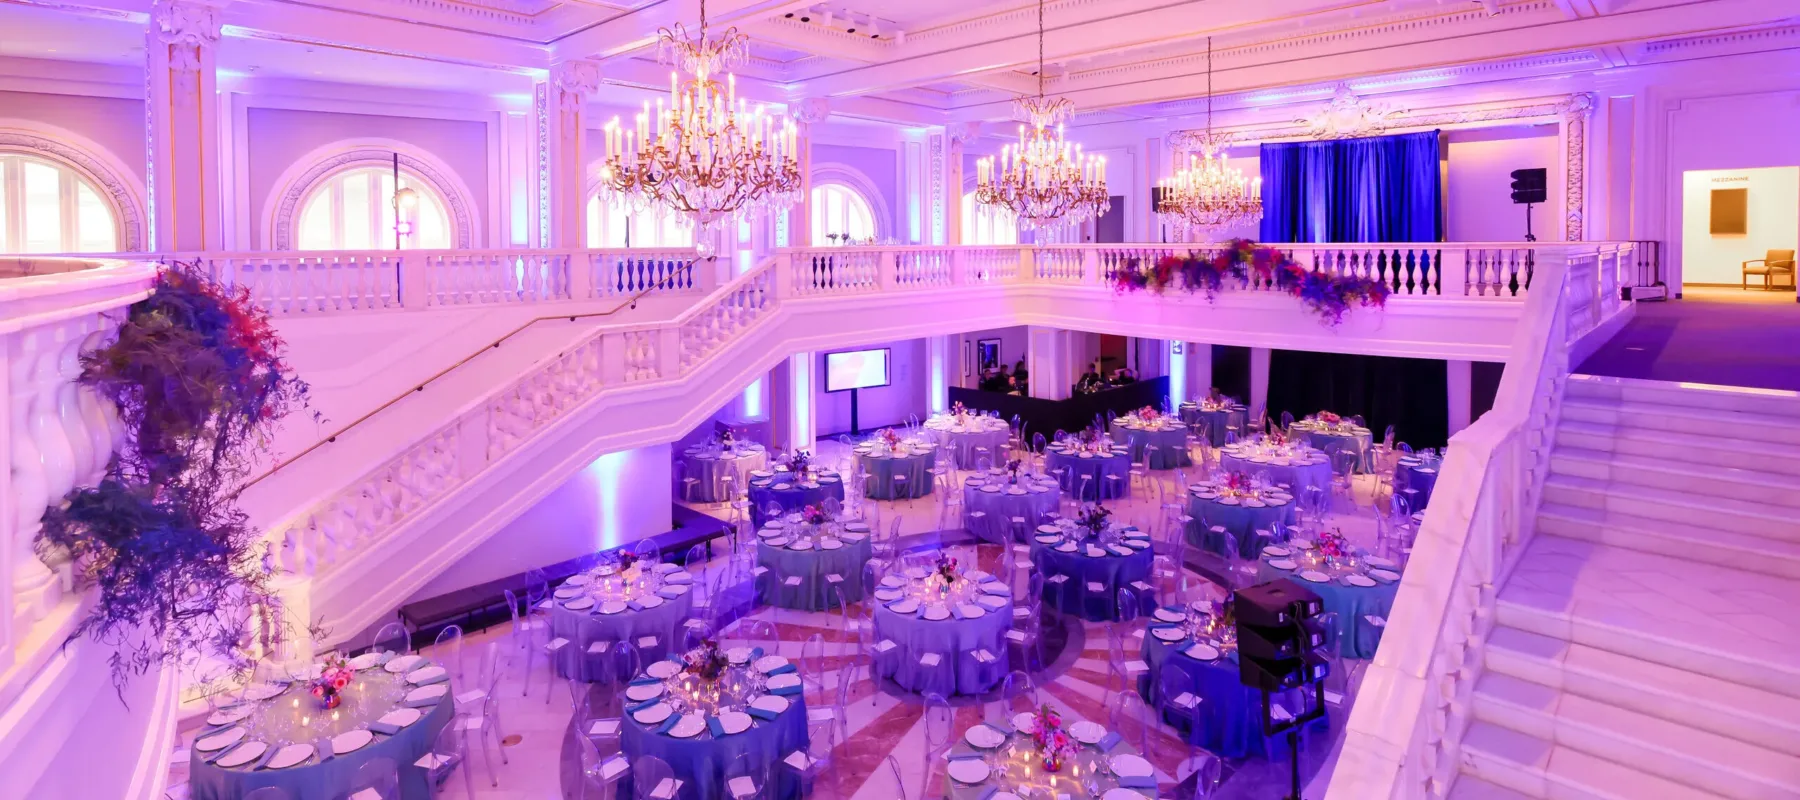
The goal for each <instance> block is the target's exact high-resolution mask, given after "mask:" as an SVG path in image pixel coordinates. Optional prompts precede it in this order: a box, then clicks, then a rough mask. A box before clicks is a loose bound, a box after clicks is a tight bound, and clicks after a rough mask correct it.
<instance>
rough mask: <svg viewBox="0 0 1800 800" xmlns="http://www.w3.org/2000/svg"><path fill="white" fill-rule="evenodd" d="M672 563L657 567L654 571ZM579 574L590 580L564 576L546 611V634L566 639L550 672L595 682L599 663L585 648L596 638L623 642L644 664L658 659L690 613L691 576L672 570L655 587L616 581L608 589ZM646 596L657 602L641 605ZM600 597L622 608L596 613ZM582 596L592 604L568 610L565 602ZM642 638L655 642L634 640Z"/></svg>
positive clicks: (691, 608)
mask: <svg viewBox="0 0 1800 800" xmlns="http://www.w3.org/2000/svg"><path fill="white" fill-rule="evenodd" d="M673 566H674V565H672V564H669V565H663V566H662V567H659V569H667V568H669V567H673ZM584 575H586V576H587V578H588V580H589V581H590V583H588V584H586V585H577V586H570V585H569V584H570V582H574V581H576V580H580V579H581V577H582V576H576V577H574V578H570V579H569V582H565V583H564V584H563V586H562V587H559V588H558V589H557V590H556V604H555V606H554V607H552V608H551V609H550V631H551V633H552V634H553V635H555V636H560V637H562V638H564V639H568V640H569V644H568V646H567V647H564V648H563V649H562V651H561V652H559V653H557V656H556V674H558V675H560V676H562V677H564V678H575V679H577V680H582V681H596V680H599V679H600V674H601V673H600V669H599V662H598V661H597V660H596V659H590V658H589V656H588V652H587V650H588V645H591V644H593V643H594V642H597V641H602V640H606V641H618V642H623V641H629V642H631V644H632V645H633V646H635V647H637V648H638V657H639V658H641V659H643V660H644V661H645V662H649V661H653V660H656V659H660V658H662V657H663V656H665V655H667V654H668V653H669V651H670V650H671V649H672V648H673V647H674V646H675V645H676V642H675V641H674V640H673V639H674V636H675V634H676V629H677V627H678V626H679V625H681V623H682V622H683V621H684V620H686V619H687V618H688V616H689V615H690V614H691V613H692V611H693V606H694V598H693V596H692V592H691V591H690V590H691V589H692V588H693V580H694V578H693V576H692V575H689V574H688V573H687V572H686V571H683V570H681V569H679V568H676V569H675V570H673V571H670V572H667V573H664V574H663V577H662V581H663V582H662V584H661V585H660V586H651V585H648V584H646V585H645V586H634V587H633V588H632V589H630V590H621V589H619V588H617V587H616V585H615V586H611V587H608V586H606V585H604V583H603V581H604V579H602V578H596V577H595V576H594V573H584ZM613 580H614V581H616V580H617V579H616V578H614V579H613ZM649 583H650V584H654V583H655V581H650V582H649ZM648 597H655V598H656V600H654V601H648V602H652V603H655V602H656V601H661V602H660V603H657V604H656V605H654V606H650V607H646V606H645V603H646V602H647V598H648ZM603 598H604V599H625V600H626V607H625V609H624V610H623V611H620V612H618V613H616V614H602V613H600V608H601V604H602V602H603ZM584 600H585V601H591V602H592V603H593V605H591V606H589V607H587V608H573V609H572V608H569V604H571V603H575V604H577V605H580V604H581V602H580V601H584ZM646 636H655V637H656V643H655V644H654V645H652V646H649V647H646V646H644V645H643V644H640V640H642V639H643V638H644V637H646ZM609 655H610V654H609ZM590 662H592V663H590Z"/></svg>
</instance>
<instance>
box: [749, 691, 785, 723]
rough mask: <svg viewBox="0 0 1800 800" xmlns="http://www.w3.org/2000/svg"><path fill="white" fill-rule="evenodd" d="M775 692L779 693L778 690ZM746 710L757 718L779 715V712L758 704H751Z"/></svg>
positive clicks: (772, 717)
mask: <svg viewBox="0 0 1800 800" xmlns="http://www.w3.org/2000/svg"><path fill="white" fill-rule="evenodd" d="M776 694H780V692H776ZM746 710H747V711H748V712H749V714H750V716H752V717H756V718H757V719H774V718H776V717H779V716H781V715H780V714H777V713H775V712H773V711H770V710H769V709H766V708H762V707H760V706H751V707H750V708H748V709H746Z"/></svg>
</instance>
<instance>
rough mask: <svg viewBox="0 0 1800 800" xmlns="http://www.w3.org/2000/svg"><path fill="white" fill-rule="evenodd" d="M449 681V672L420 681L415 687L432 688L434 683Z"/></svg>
mask: <svg viewBox="0 0 1800 800" xmlns="http://www.w3.org/2000/svg"><path fill="white" fill-rule="evenodd" d="M447 680H450V673H449V672H448V671H446V672H440V673H438V674H436V675H433V676H431V677H429V678H426V679H425V680H422V681H419V682H418V683H416V684H413V685H414V686H430V685H432V684H434V683H443V682H444V681H447Z"/></svg>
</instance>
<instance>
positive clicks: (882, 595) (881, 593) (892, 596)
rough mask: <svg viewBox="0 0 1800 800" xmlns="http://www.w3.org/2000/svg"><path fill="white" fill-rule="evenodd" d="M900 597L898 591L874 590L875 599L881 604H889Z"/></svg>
mask: <svg viewBox="0 0 1800 800" xmlns="http://www.w3.org/2000/svg"><path fill="white" fill-rule="evenodd" d="M901 597H902V595H901V593H900V590H899V589H876V590H875V599H876V600H880V601H881V602H883V603H891V602H893V601H895V600H899V599H900V598H901Z"/></svg>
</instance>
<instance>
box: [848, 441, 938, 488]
mask: <svg viewBox="0 0 1800 800" xmlns="http://www.w3.org/2000/svg"><path fill="white" fill-rule="evenodd" d="M856 457H857V459H858V460H859V461H860V462H861V463H862V468H863V472H866V473H868V474H869V485H868V496H870V497H873V498H875V499H877V500H903V499H907V498H913V497H924V496H926V495H928V494H931V480H932V475H931V468H932V467H933V466H936V465H937V448H935V447H933V448H930V449H927V450H925V451H924V452H918V453H908V454H906V455H901V456H894V455H888V454H886V453H883V454H880V455H874V454H871V453H865V452H859V453H857V456H856ZM895 475H905V476H906V490H905V493H904V494H901V493H900V492H898V491H897V490H896V489H895V488H894V487H895V484H894V476H895Z"/></svg>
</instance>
